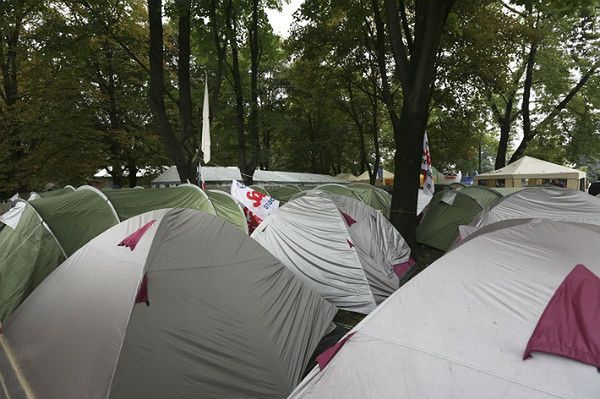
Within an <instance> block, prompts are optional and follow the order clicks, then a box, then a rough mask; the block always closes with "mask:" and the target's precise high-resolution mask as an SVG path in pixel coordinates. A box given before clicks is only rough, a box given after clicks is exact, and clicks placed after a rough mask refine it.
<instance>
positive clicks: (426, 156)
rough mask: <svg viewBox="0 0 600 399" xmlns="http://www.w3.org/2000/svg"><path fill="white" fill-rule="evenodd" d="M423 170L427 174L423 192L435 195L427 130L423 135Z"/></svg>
mask: <svg viewBox="0 0 600 399" xmlns="http://www.w3.org/2000/svg"><path fill="white" fill-rule="evenodd" d="M421 172H422V173H423V175H424V176H425V179H424V180H423V192H424V193H425V194H427V195H433V192H434V191H435V186H434V185H433V170H432V169H431V154H430V153H429V140H428V139H427V132H425V136H423V161H422V163H421Z"/></svg>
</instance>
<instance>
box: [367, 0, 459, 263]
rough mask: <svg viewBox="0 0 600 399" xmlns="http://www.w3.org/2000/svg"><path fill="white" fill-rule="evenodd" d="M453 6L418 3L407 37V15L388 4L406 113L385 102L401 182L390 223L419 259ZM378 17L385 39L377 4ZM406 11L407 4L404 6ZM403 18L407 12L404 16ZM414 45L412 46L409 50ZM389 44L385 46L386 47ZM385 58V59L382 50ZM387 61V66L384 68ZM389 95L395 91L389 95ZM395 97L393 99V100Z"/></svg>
mask: <svg viewBox="0 0 600 399" xmlns="http://www.w3.org/2000/svg"><path fill="white" fill-rule="evenodd" d="M453 4H454V2H453V0H419V1H416V2H415V10H414V19H415V22H414V29H413V33H412V35H411V32H410V31H405V32H404V35H405V37H404V38H403V33H402V30H403V27H402V26H403V24H402V21H401V11H400V9H399V6H398V2H397V0H384V5H385V17H386V20H385V27H386V32H387V36H388V38H389V43H390V47H391V53H392V56H393V60H394V66H395V73H396V76H397V78H398V80H399V81H400V83H401V86H402V95H403V101H402V107H401V111H400V117H399V118H398V117H397V115H398V114H397V111H396V106H395V104H394V103H393V99H392V101H390V99H389V98H388V99H387V100H386V93H385V91H384V93H383V98H384V102H385V103H386V107H387V108H388V113H389V114H390V117H391V121H392V127H393V130H394V142H395V147H396V154H395V156H394V163H395V178H394V188H393V195H392V209H391V216H390V220H391V222H392V224H393V225H394V226H395V227H396V228H397V229H398V231H399V232H400V233H401V234H402V236H403V237H404V239H405V240H406V241H407V243H408V244H409V245H410V246H411V248H413V250H414V252H415V255H418V253H419V249H418V246H417V245H416V238H415V232H416V225H417V218H416V216H417V215H416V208H417V193H418V189H419V175H420V169H421V157H422V144H423V137H424V134H425V128H426V126H427V118H428V114H429V103H430V101H431V92H432V89H433V87H432V86H433V83H434V80H435V65H436V59H437V53H438V51H439V46H440V41H441V37H442V33H443V30H444V26H445V24H446V19H447V17H448V14H449V13H450V10H451V8H452V6H453ZM372 5H373V11H374V17H375V21H376V26H377V31H378V35H381V34H382V33H383V25H384V23H383V21H382V20H381V12H380V10H379V4H378V2H377V0H372ZM401 5H402V7H404V5H405V4H404V2H402V4H401ZM403 13H404V14H406V12H405V11H404V10H403ZM405 41H406V43H408V44H412V48H411V46H410V45H409V46H407V45H406V44H405ZM382 45H384V43H380V46H382ZM379 53H380V57H378V58H381V54H382V53H383V54H385V53H384V52H382V51H381V50H380V51H379ZM382 61H383V65H382ZM379 65H380V70H381V74H382V75H384V72H385V59H383V60H379ZM388 91H389V89H388ZM387 96H389V94H388V95H387Z"/></svg>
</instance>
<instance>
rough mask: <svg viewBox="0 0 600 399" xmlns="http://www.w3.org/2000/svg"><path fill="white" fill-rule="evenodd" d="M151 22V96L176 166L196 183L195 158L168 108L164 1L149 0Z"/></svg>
mask: <svg viewBox="0 0 600 399" xmlns="http://www.w3.org/2000/svg"><path fill="white" fill-rule="evenodd" d="M188 16H189V14H188ZM148 22H149V30H150V46H149V51H148V56H149V59H150V87H149V89H150V90H149V92H150V95H149V97H150V109H151V110H152V115H153V117H154V123H155V124H156V128H157V130H158V133H159V135H160V138H161V141H162V142H163V144H164V145H165V147H166V149H167V152H168V153H169V155H170V156H171V158H172V159H173V161H174V162H175V165H177V170H178V172H179V177H180V179H181V181H182V182H185V181H187V180H189V181H193V182H196V180H197V179H196V175H195V173H194V168H193V166H192V157H191V156H187V154H186V152H185V151H184V150H183V143H182V142H180V141H179V140H178V139H177V137H176V136H175V133H174V131H173V128H172V126H171V123H170V122H169V117H168V115H167V112H166V108H165V99H164V95H165V90H164V65H163V61H164V49H163V26H162V1H161V0H148ZM188 33H189V31H188ZM188 62H189V61H188Z"/></svg>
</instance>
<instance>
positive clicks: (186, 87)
mask: <svg viewBox="0 0 600 399" xmlns="http://www.w3.org/2000/svg"><path fill="white" fill-rule="evenodd" d="M175 5H176V6H177V14H178V17H179V21H178V35H177V48H178V59H177V80H178V89H179V101H178V105H179V120H180V124H181V136H182V143H183V144H184V145H183V149H184V150H186V149H191V150H195V149H196V148H197V147H198V145H197V143H196V142H195V141H196V140H194V137H195V136H194V124H193V122H192V118H193V117H192V89H191V82H190V55H191V50H190V8H191V0H175ZM190 156H193V154H188V158H189V157H190Z"/></svg>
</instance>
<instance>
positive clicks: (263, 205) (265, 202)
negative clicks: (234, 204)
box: [231, 180, 279, 219]
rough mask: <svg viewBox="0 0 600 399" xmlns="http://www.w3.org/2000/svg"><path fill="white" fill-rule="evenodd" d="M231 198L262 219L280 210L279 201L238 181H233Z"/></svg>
mask: <svg viewBox="0 0 600 399" xmlns="http://www.w3.org/2000/svg"><path fill="white" fill-rule="evenodd" d="M231 196H232V197H233V198H235V199H236V200H237V201H239V202H240V203H241V204H242V205H244V206H245V207H246V208H248V209H249V210H250V212H252V213H254V214H255V215H257V216H258V217H260V218H261V219H264V218H266V217H267V216H269V215H270V214H271V212H273V211H274V210H275V209H277V208H279V201H277V200H276V199H274V198H271V197H269V196H267V195H265V194H263V193H261V192H258V191H255V190H253V189H251V188H250V187H246V186H245V185H244V184H242V183H239V182H238V181H236V180H232V181H231Z"/></svg>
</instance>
